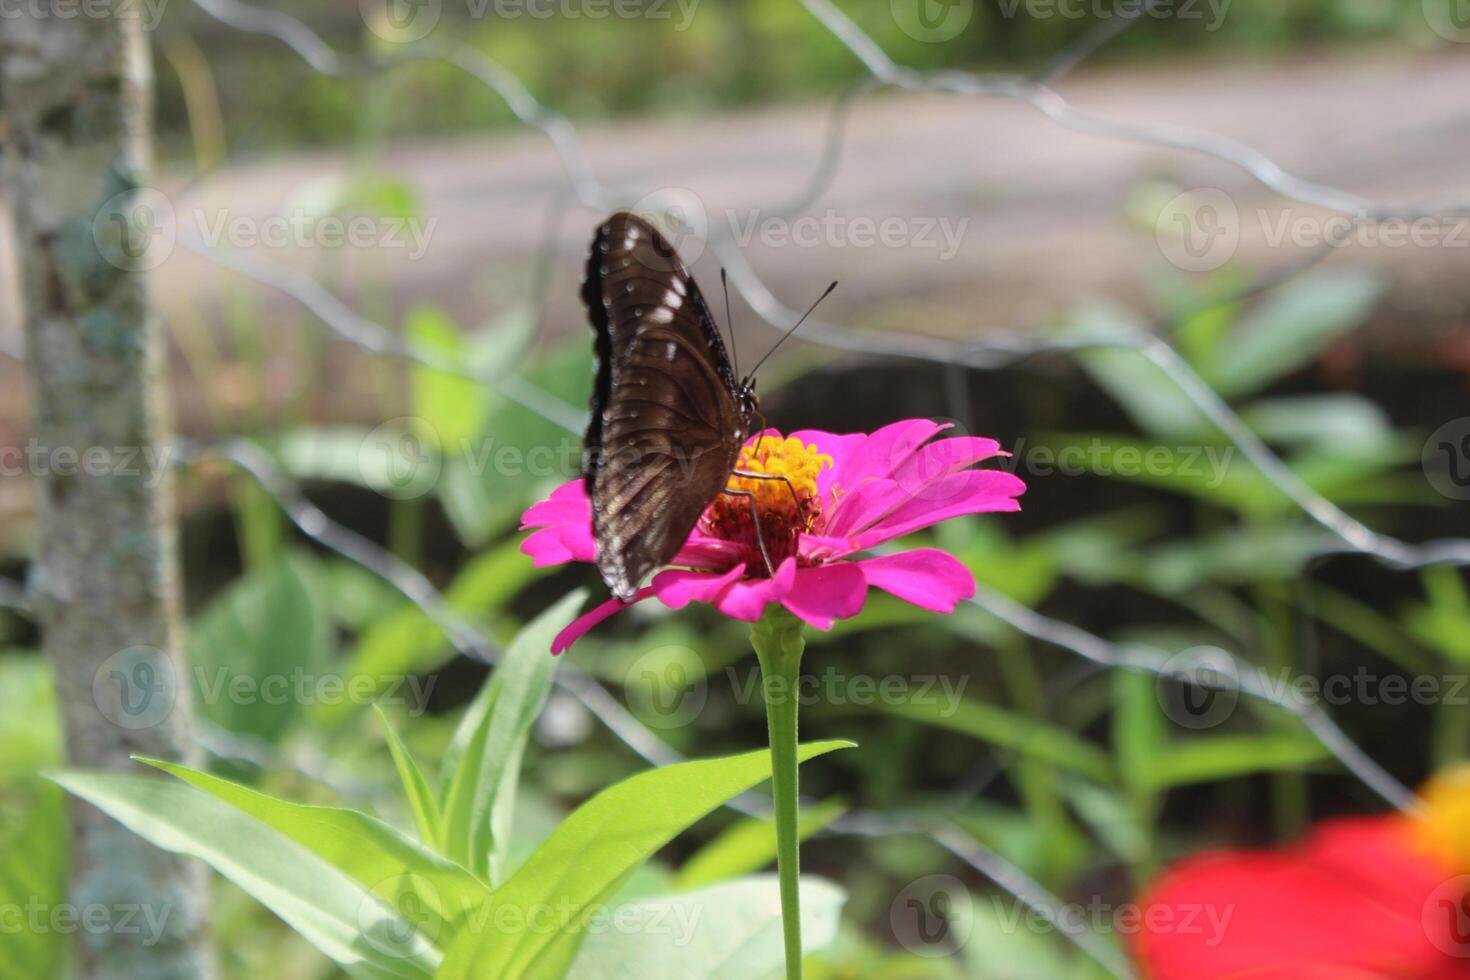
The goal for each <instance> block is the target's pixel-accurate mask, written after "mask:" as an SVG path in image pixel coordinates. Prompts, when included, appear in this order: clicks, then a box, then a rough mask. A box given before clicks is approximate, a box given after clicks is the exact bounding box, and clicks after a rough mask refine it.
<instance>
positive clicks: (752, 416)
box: [735, 377, 761, 434]
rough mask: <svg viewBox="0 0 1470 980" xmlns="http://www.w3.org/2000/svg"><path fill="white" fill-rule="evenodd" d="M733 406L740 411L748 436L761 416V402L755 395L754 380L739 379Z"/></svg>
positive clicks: (748, 378)
mask: <svg viewBox="0 0 1470 980" xmlns="http://www.w3.org/2000/svg"><path fill="white" fill-rule="evenodd" d="M735 404H736V406H737V407H738V408H739V409H740V417H741V418H742V419H744V420H745V431H746V433H747V434H748V433H749V432H750V431H751V426H752V424H753V423H754V421H755V420H756V419H757V418H759V417H760V414H761V400H760V398H758V397H757V396H756V393H755V379H754V378H751V377H745V378H742V379H740V384H739V385H737V386H736V388H735Z"/></svg>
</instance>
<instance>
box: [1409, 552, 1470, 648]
mask: <svg viewBox="0 0 1470 980" xmlns="http://www.w3.org/2000/svg"><path fill="white" fill-rule="evenodd" d="M1420 579H1421V580H1422V581H1423V582H1424V591H1425V594H1426V595H1427V596H1428V597H1429V602H1427V603H1410V604H1409V605H1408V607H1407V609H1406V614H1405V616H1404V621H1405V625H1406V626H1407V628H1408V630H1409V632H1410V633H1412V634H1413V635H1414V636H1416V637H1418V638H1419V640H1421V641H1422V642H1424V643H1426V644H1428V645H1429V646H1430V647H1433V648H1434V649H1435V650H1438V651H1439V652H1440V653H1441V654H1442V655H1443V656H1444V657H1445V658H1446V659H1448V660H1452V661H1455V662H1458V663H1470V596H1467V595H1466V593H1465V582H1464V580H1463V579H1462V578H1461V577H1460V570H1459V569H1457V568H1452V567H1450V566H1448V565H1444V566H1440V567H1438V568H1426V569H1424V570H1423V571H1422V572H1421V573H1420Z"/></svg>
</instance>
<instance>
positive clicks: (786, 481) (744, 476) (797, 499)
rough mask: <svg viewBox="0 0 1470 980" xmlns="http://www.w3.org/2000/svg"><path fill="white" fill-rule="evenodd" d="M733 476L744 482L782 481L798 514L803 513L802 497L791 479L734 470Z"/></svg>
mask: <svg viewBox="0 0 1470 980" xmlns="http://www.w3.org/2000/svg"><path fill="white" fill-rule="evenodd" d="M732 475H733V476H738V477H740V478H741V479H742V480H780V481H781V482H782V483H784V484H786V489H787V490H790V491H791V502H792V503H794V504H796V512H797V513H798V514H799V513H801V512H802V507H801V497H799V496H797V493H796V487H795V486H793V485H792V483H791V480H790V478H788V477H784V476H781V475H780V474H779V473H749V472H747V471H745V470H734V471H732Z"/></svg>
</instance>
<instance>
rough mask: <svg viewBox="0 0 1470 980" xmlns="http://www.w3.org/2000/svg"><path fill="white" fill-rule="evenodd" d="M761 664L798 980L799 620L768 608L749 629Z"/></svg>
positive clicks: (786, 913) (784, 899) (780, 866)
mask: <svg viewBox="0 0 1470 980" xmlns="http://www.w3.org/2000/svg"><path fill="white" fill-rule="evenodd" d="M750 643H751V646H753V647H755V655H756V657H757V658H758V659H759V660H760V665H761V681H762V683H761V691H762V693H763V694H764V696H765V699H766V727H767V730H768V732H769V735H768V738H769V740H770V744H771V789H772V796H773V797H774V798H775V803H776V871H777V873H778V874H779V875H780V878H781V929H782V933H783V935H784V937H785V940H786V980H801V891H800V884H799V881H800V874H801V867H800V863H801V862H800V838H799V837H798V831H797V808H798V799H797V778H796V769H797V765H796V711H797V707H798V705H797V698H796V679H797V676H798V674H799V672H800V670H801V654H802V651H803V650H804V649H806V640H805V639H803V637H802V622H801V620H799V619H797V618H796V617H795V616H793V615H791V614H790V613H789V612H787V611H786V610H785V609H782V608H781V607H780V606H771V607H770V609H768V610H767V612H766V614H765V615H764V616H762V617H761V619H760V621H759V622H757V623H756V624H754V625H753V626H752V627H751V630H750Z"/></svg>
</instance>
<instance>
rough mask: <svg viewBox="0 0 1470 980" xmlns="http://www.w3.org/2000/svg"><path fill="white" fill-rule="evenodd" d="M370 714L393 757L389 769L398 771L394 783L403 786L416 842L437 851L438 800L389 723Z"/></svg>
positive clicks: (440, 825)
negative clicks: (391, 767)
mask: <svg viewBox="0 0 1470 980" xmlns="http://www.w3.org/2000/svg"><path fill="white" fill-rule="evenodd" d="M373 711H375V712H377V715H378V721H379V722H381V723H382V726H383V734H384V735H385V736H386V737H387V739H388V751H389V752H390V753H391V754H392V756H393V766H394V768H395V769H397V770H398V779H399V781H400V782H402V783H403V795H404V797H405V798H407V800H408V807H409V809H410V810H411V811H412V812H413V822H414V825H415V826H416V827H418V829H419V840H420V841H422V842H423V843H424V845H425V846H427V847H431V848H439V847H441V846H442V843H441V842H442V841H443V837H444V818H443V815H442V814H441V813H440V812H439V798H438V797H437V796H435V795H434V791H433V790H432V789H430V788H429V781H428V780H427V779H425V778H424V773H423V770H421V769H420V768H419V765H418V763H417V762H414V761H413V755H412V754H411V753H410V752H409V751H408V746H406V745H404V744H403V740H402V739H401V738H399V737H398V732H396V731H394V729H393V723H392V722H390V721H389V720H388V715H387V713H386V712H384V711H383V709H382V708H381V707H380V706H378V705H376V704H375V705H373Z"/></svg>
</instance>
